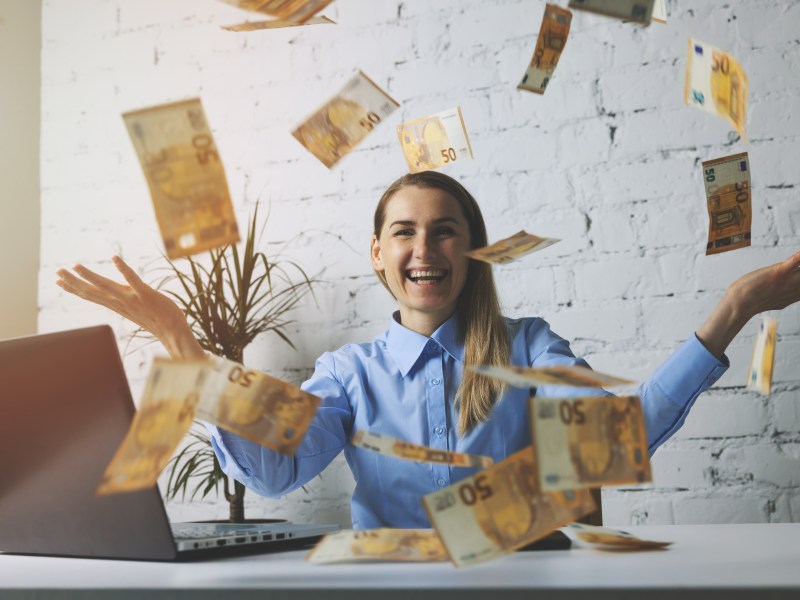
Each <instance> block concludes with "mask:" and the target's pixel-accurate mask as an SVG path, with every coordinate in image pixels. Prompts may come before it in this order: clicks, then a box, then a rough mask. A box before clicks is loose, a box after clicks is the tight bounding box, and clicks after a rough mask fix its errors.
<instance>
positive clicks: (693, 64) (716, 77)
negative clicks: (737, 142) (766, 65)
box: [683, 38, 748, 141]
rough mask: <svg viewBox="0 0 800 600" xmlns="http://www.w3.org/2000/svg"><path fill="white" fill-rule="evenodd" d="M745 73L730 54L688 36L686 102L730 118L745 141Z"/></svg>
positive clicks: (684, 97) (684, 95) (684, 96)
mask: <svg viewBox="0 0 800 600" xmlns="http://www.w3.org/2000/svg"><path fill="white" fill-rule="evenodd" d="M747 86H748V84H747V75H745V73H744V69H742V67H741V65H740V64H739V63H738V62H736V59H735V58H733V56H731V55H730V54H728V53H727V52H725V51H724V50H720V49H719V48H715V47H714V46H712V45H710V44H706V43H705V42H701V41H699V40H693V39H692V38H689V59H688V61H687V62H686V87H685V88H684V94H683V99H684V102H686V104H688V105H690V106H694V107H695V108H699V109H700V110H704V111H706V112H710V113H711V114H714V115H718V116H720V117H722V118H724V119H727V120H728V121H730V123H731V124H732V125H733V126H734V127H735V128H736V131H738V132H739V135H740V136H742V139H743V140H744V141H747V132H746V131H745V128H746V125H747Z"/></svg>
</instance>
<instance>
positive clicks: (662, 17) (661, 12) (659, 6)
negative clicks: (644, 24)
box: [653, 0, 667, 24]
mask: <svg viewBox="0 0 800 600" xmlns="http://www.w3.org/2000/svg"><path fill="white" fill-rule="evenodd" d="M653 21H658V22H659V23H664V24H666V22H667V0H656V1H655V3H654V4H653Z"/></svg>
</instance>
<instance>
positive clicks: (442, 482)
mask: <svg viewBox="0 0 800 600" xmlns="http://www.w3.org/2000/svg"><path fill="white" fill-rule="evenodd" d="M436 483H438V484H439V487H444V486H445V485H446V484H447V482H446V481H445V480H444V478H442V477H439V479H437V480H436Z"/></svg>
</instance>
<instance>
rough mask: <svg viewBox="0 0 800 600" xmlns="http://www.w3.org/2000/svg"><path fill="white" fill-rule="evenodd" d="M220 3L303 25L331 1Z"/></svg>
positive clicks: (230, 0) (244, 0) (245, 0)
mask: <svg viewBox="0 0 800 600" xmlns="http://www.w3.org/2000/svg"><path fill="white" fill-rule="evenodd" d="M221 2H224V3H225V4H231V5H232V6H235V7H237V8H241V9H243V10H249V11H250V12H259V13H262V14H265V15H269V16H271V17H275V18H276V19H283V20H286V21H294V22H295V23H297V24H303V23H305V22H306V21H308V20H309V19H310V18H311V17H313V16H314V15H315V14H317V13H318V12H319V11H321V10H322V9H323V8H325V7H326V6H328V5H329V4H330V3H331V2H333V0H221Z"/></svg>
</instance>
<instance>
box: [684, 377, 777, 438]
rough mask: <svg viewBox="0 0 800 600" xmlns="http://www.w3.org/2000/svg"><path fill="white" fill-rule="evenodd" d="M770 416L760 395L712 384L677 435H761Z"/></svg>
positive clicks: (707, 436)
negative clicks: (733, 391)
mask: <svg viewBox="0 0 800 600" xmlns="http://www.w3.org/2000/svg"><path fill="white" fill-rule="evenodd" d="M718 385H719V384H718ZM767 417H768V415H767V409H766V406H765V405H764V403H763V402H762V401H761V400H760V399H759V398H754V397H753V396H751V395H749V394H747V395H739V394H736V395H733V394H727V393H725V392H723V391H721V390H715V389H713V388H712V391H709V392H706V393H705V394H703V395H701V396H700V397H699V398H698V399H697V401H696V402H695V404H694V406H692V409H691V411H690V412H689V415H688V417H687V418H686V422H685V423H684V425H683V427H682V428H681V429H680V430H678V432H677V433H676V434H675V439H692V438H732V437H742V436H758V435H761V434H763V433H764V432H765V431H766V428H767V423H768V421H767Z"/></svg>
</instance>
